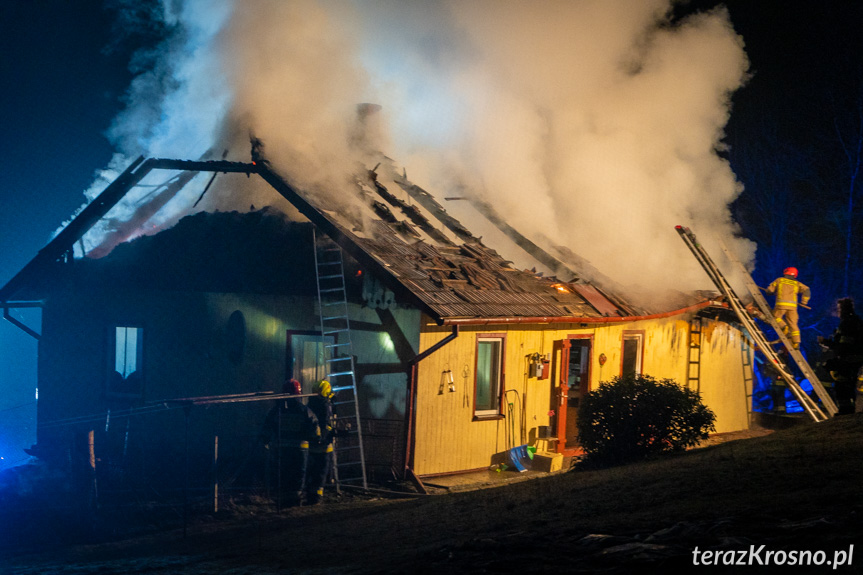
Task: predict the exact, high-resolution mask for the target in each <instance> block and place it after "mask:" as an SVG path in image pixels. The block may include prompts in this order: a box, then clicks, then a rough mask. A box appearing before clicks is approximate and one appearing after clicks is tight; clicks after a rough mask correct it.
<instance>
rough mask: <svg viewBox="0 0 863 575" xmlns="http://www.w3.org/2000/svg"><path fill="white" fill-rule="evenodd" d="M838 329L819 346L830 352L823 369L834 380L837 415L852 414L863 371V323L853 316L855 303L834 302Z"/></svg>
mask: <svg viewBox="0 0 863 575" xmlns="http://www.w3.org/2000/svg"><path fill="white" fill-rule="evenodd" d="M837 308H838V312H839V327H837V328H836V331H834V332H833V335H832V336H831V337H829V338H823V337H819V338H818V343H820V344H821V345H822V346H823V347H825V348H827V349H829V350H831V351H832V352H833V357H832V358H831V359H829V360H828V361H827V362H825V367H826V368H827V370H828V371H829V372H830V377H831V378H832V379H833V392H834V394H835V396H836V407H837V408H838V409H839V412H838V413H839V414H840V415H845V414H851V413H854V411H855V408H856V394H857V377H858V373H859V372H860V368H861V367H863V320H861V319H860V316H858V315H857V314H856V313H855V312H854V301H853V300H852V299H851V298H843V299H840V300H839V301H838V302H837Z"/></svg>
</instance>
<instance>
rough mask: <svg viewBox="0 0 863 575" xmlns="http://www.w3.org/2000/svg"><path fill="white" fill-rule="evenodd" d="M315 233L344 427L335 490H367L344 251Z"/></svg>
mask: <svg viewBox="0 0 863 575" xmlns="http://www.w3.org/2000/svg"><path fill="white" fill-rule="evenodd" d="M312 238H313V241H314V254H315V270H316V279H317V287H318V305H319V307H320V314H321V315H320V320H321V321H320V325H321V340H322V341H321V344H322V346H323V352H324V353H323V361H324V373H325V376H324V377H325V379H326V380H327V381H329V382H330V385H331V386H332V390H333V393H334V394H335V398H334V400H333V412H334V414H335V416H336V418H337V419H336V429H337V430H338V432H339V433H338V434H337V436H336V438H335V440H334V442H333V446H334V461H333V467H334V468H333V474H334V476H335V481H336V489H337V490H338V489H340V487H341V484H343V483H359V484H360V485H362V487H363V489H368V483H367V481H366V460H365V453H364V451H363V433H362V429H361V427H360V406H359V402H358V398H357V378H356V371H355V368H354V356H353V345H352V343H351V324H350V320H349V319H348V300H347V289H346V287H347V286H346V284H345V272H344V263H343V261H342V250H341V248H340V247H339V246H338V245H336V244H335V243H334V242H333V241H332V240H330V239H329V238H327V237H326V236H322V237H319V236H318V235H317V233H315V232H314V231H313V236H312ZM328 337H332V338H333V340H332V343H328V342H327V338H328Z"/></svg>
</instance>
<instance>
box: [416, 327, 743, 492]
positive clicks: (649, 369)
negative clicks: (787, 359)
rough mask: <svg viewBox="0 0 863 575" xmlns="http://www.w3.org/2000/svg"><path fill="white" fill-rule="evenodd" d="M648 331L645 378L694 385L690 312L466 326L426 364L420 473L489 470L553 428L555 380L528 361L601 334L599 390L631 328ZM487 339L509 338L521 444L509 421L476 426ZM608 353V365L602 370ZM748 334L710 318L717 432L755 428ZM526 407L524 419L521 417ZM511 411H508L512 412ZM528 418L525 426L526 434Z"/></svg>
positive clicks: (420, 389)
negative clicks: (747, 376) (481, 346)
mask: <svg viewBox="0 0 863 575" xmlns="http://www.w3.org/2000/svg"><path fill="white" fill-rule="evenodd" d="M631 330H635V331H642V332H643V333H644V348H643V363H642V372H643V373H645V374H648V375H651V376H653V377H656V378H672V379H675V380H676V381H677V382H679V383H681V384H684V385H685V384H686V383H687V373H688V368H689V363H688V361H689V317H685V316H683V315H679V316H675V317H671V318H660V319H653V320H642V321H636V322H628V323H614V324H606V325H591V326H588V327H581V325H579V324H555V325H509V326H465V327H462V328H461V331H460V334H459V336H458V337H457V338H456V339H455V340H453V341H452V342H450V343H449V344H447V345H446V346H444V347H443V348H441V349H440V350H438V351H437V352H435V353H433V354H432V355H430V356H429V357H428V358H426V359H424V360H423V361H422V362H421V363H420V364H419V371H418V384H417V403H416V442H415V451H414V471H415V472H416V473H417V474H419V475H431V474H436V473H447V472H452V471H462V470H468V469H478V468H482V467H486V466H488V465H490V464H491V462H492V459H491V457H492V455H494V454H496V453H500V452H502V451H504V450H506V449H507V448H508V447H510V446H512V445H520V444H521V443H522V437H524V438H525V442H533V440H534V439H535V437H536V428H537V426H540V425H549V424H550V417H549V414H548V413H549V410H550V409H553V408H555V407H556V406H555V405H553V401H552V400H553V397H555V392H554V378H553V375H554V374H552V377H549V379H543V380H539V379H536V378H528V369H529V360H528V356H529V355H531V354H533V353H540V354H551V353H552V348H553V344H554V341H555V340H559V339H564V338H567V337H568V336H572V335H575V336H586V337H592V341H593V344H592V350H591V366H590V388H591V389H595V388H596V387H597V386H598V385H599V382H600V381H610V380H611V379H612V378H613V377H615V376H617V375H619V374H620V369H621V344H622V338H623V335H624V331H631ZM449 333H450V328H448V327H439V326H435V325H431V324H428V323H427V324H426V326H425V327H424V329H423V331H422V333H421V334H420V349H421V350H423V349H428V348H429V347H431V346H432V345H434V344H435V343H436V342H438V341H440V340H441V339H443V338H444V337H446V336H447V335H449ZM480 334H504V335H505V337H506V345H505V352H504V353H505V355H504V362H505V382H504V385H505V389H506V390H515V391H517V392H518V393H517V395H516V393H512V392H511V393H509V394H507V395H506V399H507V403H508V402H509V401H514V402H516V403H517V404H520V405H518V407H516V408H515V410H514V416H515V418H514V419H516V425H515V434H514V438H513V439H512V441H511V442H510V444H508V443H507V433H508V432H509V433H511V429H512V422H511V421H509V420H508V419H497V420H484V421H473V386H474V362H475V355H476V339H477V336H478V335H480ZM600 354H605V356H606V358H607V361H606V363H605V365H602V366H601V365H600V364H599V356H600ZM741 357H742V356H741V345H740V334H739V332H738V331H737V330H735V329H733V328H731V327H730V326H728V325H727V324H723V323H719V322H709V321H706V320H705V335H704V342H703V343H702V351H701V380H700V387H701V392H702V395H703V398H704V400H705V403H706V404H707V405H708V406H709V407H710V408H711V409H713V410H714V412H716V415H717V431H719V432H723V431H733V430H738V429H744V428H746V427H748V409H747V395H748V393H747V390H746V389H745V387H744V369H743V365H742V361H741ZM448 370H449V371H451V372H452V374H453V379H454V381H455V392H450V391H449V390H448V385H447V383H446V381H445V379H444V378H445V373H446V372H447V371H448ZM522 409H523V410H524V416H523V417H522ZM504 411H507V410H506V408H505V409H504ZM522 422H523V424H524V428H522Z"/></svg>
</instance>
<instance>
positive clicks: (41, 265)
mask: <svg viewBox="0 0 863 575" xmlns="http://www.w3.org/2000/svg"><path fill="white" fill-rule="evenodd" d="M253 151H254V150H253ZM253 157H254V156H253ZM256 159H257V161H256V162H253V163H252V164H245V163H237V162H225V161H214V162H206V161H199V162H190V161H181V160H164V159H150V160H146V161H142V160H138V161H137V162H136V163H135V164H133V165H132V166H130V167H129V169H127V171H126V172H124V173H123V174H122V175H121V176H120V178H118V180H117V181H116V182H114V183H113V184H111V185H110V186H108V188H106V190H105V191H104V192H103V193H102V195H100V196H99V197H98V198H96V200H94V201H93V202H92V203H91V204H90V205H88V206H87V208H85V210H83V211H82V212H81V213H80V214H79V215H78V216H77V217H76V218H75V219H74V220H73V221H72V222H71V223H70V224H69V225H68V226H67V228H66V229H64V230H63V231H62V232H61V233H60V234H59V235H58V236H57V237H56V238H55V239H54V240H53V241H52V242H51V243H49V245H48V246H46V248H44V249H43V250H42V251H40V252H39V254H37V256H36V257H35V258H34V260H33V261H31V262H30V264H28V266H27V267H25V269H23V270H22V271H21V272H19V274H18V275H16V276H15V277H14V278H13V279H12V280H10V282H9V283H7V285H6V286H4V287H3V288H0V302H2V303H3V304H4V305H5V304H8V303H9V302H10V301H11V300H12V298H13V297H18V298H20V297H21V296H22V293H27V292H29V291H30V289H32V288H33V287H35V286H34V284H38V283H39V279H40V278H44V277H45V276H46V273H45V269H46V268H47V267H49V266H52V265H54V264H55V263H56V262H57V260H59V259H63V258H64V257H68V256H67V255H66V254H68V251H69V250H70V249H71V246H72V245H73V244H74V243H75V242H76V241H77V240H78V239H79V238H80V237H81V236H82V235H83V234H84V233H86V231H87V230H88V229H89V228H90V227H91V226H92V225H93V224H94V223H95V222H96V221H98V219H99V218H101V217H103V216H104V215H105V213H107V211H108V210H109V209H110V208H111V206H113V205H114V204H116V202H117V201H119V200H120V199H121V198H122V196H123V194H125V192H126V191H128V190H129V189H130V188H131V187H133V186H135V185H136V184H137V183H138V182H140V181H141V179H142V178H143V177H144V176H145V175H146V173H147V172H149V171H150V170H152V169H170V170H184V171H211V172H216V173H222V172H224V173H227V172H241V173H246V174H251V173H257V174H259V175H260V176H261V177H262V178H263V179H264V180H266V181H267V182H268V183H270V184H271V185H272V186H273V188H275V189H276V191H278V192H279V193H280V194H281V195H282V196H284V197H285V198H287V199H288V201H290V202H291V203H292V204H293V205H294V206H295V207H296V208H297V209H298V210H299V211H300V213H302V214H303V215H304V216H306V217H307V218H308V219H309V220H310V221H311V222H312V223H313V224H314V225H315V227H316V228H317V229H318V230H319V231H321V232H323V233H324V234H326V235H328V236H330V238H331V239H332V240H333V241H335V242H336V243H337V244H338V245H339V246H340V247H341V248H342V249H344V250H345V251H346V252H348V253H349V254H350V255H351V256H353V258H354V259H356V260H357V261H358V262H359V264H360V265H361V266H362V267H365V268H367V271H369V272H372V274H373V275H374V277H376V278H378V279H379V280H380V281H381V282H382V284H384V285H385V286H386V287H387V288H389V289H391V290H392V291H393V292H395V293H396V295H398V296H401V298H402V301H405V302H406V303H409V304H413V305H416V306H417V307H419V308H420V309H422V310H423V311H424V312H425V313H427V314H428V315H429V316H430V317H431V318H432V319H433V320H435V321H436V322H438V323H450V322H454V321H458V320H471V319H473V320H488V323H495V322H502V323H506V322H510V321H525V322H532V321H545V320H548V319H552V318H555V319H558V320H560V319H563V318H570V319H572V320H573V321H579V320H589V319H591V318H592V319H594V321H595V320H596V319H599V318H623V317H635V316H643V315H646V314H647V313H651V311H653V312H655V311H657V310H651V311H647V310H643V309H637V308H636V307H634V306H633V305H631V304H629V303H627V302H626V301H625V300H624V299H622V298H621V297H620V296H619V295H618V294H612V293H610V291H609V290H607V289H606V286H605V285H603V286H600V285H597V284H596V282H595V281H588V280H586V279H584V278H583V277H580V276H581V273H582V271H584V269H585V267H586V266H588V265H589V264H587V263H586V262H584V261H583V260H579V258H578V257H577V256H576V255H575V254H574V253H573V252H571V251H569V250H566V249H564V248H558V257H555V256H553V255H551V254H550V253H549V252H547V251H546V250H544V249H542V248H540V247H539V246H538V245H537V244H535V243H534V242H532V241H531V240H529V239H528V238H526V237H524V236H522V235H521V234H519V233H518V232H517V231H516V230H514V229H512V228H511V227H510V226H508V224H506V222H504V221H503V219H502V218H500V217H499V216H498V215H497V214H496V213H495V211H494V208H493V207H492V206H490V205H488V204H482V203H479V202H477V203H476V204H475V205H476V207H477V209H478V211H479V213H480V214H482V215H483V216H484V217H486V219H488V220H489V221H490V222H491V223H492V224H494V225H495V226H496V227H497V228H498V229H500V230H501V231H503V232H504V233H505V234H506V236H507V237H508V238H510V239H511V240H512V242H513V243H514V244H515V245H517V246H518V247H519V248H521V249H523V250H525V252H527V254H528V255H529V257H531V258H533V260H534V261H536V262H537V263H538V264H539V265H541V266H543V267H545V268H546V269H551V270H553V274H554V275H552V276H550V277H543V276H542V274H539V273H536V272H534V271H533V270H522V269H517V268H516V267H514V266H513V265H512V263H511V262H509V261H507V260H506V259H504V258H503V257H502V256H501V255H500V254H499V253H498V252H497V251H495V250H494V249H492V248H491V247H489V246H487V245H485V243H484V242H483V241H482V239H481V238H479V237H476V236H475V235H474V234H473V233H472V232H471V231H470V230H469V229H468V228H467V227H466V226H465V225H463V223H461V222H459V221H458V220H456V219H455V218H454V217H452V216H451V215H450V214H449V213H448V212H447V211H446V210H445V209H444V208H443V206H442V205H441V204H440V203H438V202H437V200H436V199H435V198H434V197H433V196H432V194H430V193H428V192H427V191H425V190H423V189H422V188H420V187H419V186H417V185H415V184H413V183H412V182H410V181H409V180H408V179H407V177H406V175H405V174H404V173H402V174H398V173H397V171H396V170H395V168H394V166H393V164H392V162H391V160H389V159H388V158H382V160H381V163H379V164H378V165H377V166H375V168H373V169H372V170H366V171H364V172H363V173H359V174H358V175H357V177H356V180H355V182H354V184H355V185H354V191H355V194H354V195H353V196H351V195H350V194H348V195H345V194H341V195H338V194H335V195H328V196H327V197H326V199H323V198H322V197H320V196H318V195H316V194H312V193H308V192H307V191H304V190H299V189H297V188H296V187H294V186H293V185H291V184H290V183H288V181H287V180H286V179H285V178H284V177H283V176H282V175H280V174H278V173H277V172H276V171H275V170H274V169H273V168H272V167H271V166H270V164H269V162H267V161H266V160H264V159H262V158H261V156H260V155H258V156H257V158H256ZM382 166H383V167H382ZM306 245H307V246H310V244H306ZM213 248H214V249H221V250H225V249H229V247H228V246H225V245H222V246H221V247H217V246H216V245H213ZM259 249H260V248H259ZM559 258H566V259H567V262H566V263H564V262H563V261H561V259H559ZM286 263H288V262H286ZM589 273H590V277H592V278H596V277H601V276H600V275H599V274H598V272H597V271H596V270H589ZM28 285H29V288H30V289H27V290H25V289H24V288H25V287H27V286H28ZM236 289H237V290H242V289H244V288H243V286H242V285H237V286H236ZM686 303H688V304H691V303H694V302H693V301H692V300H690V301H688V302H686ZM661 311H665V310H661Z"/></svg>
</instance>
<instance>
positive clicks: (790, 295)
mask: <svg viewBox="0 0 863 575" xmlns="http://www.w3.org/2000/svg"><path fill="white" fill-rule="evenodd" d="M767 293H771V294H772V293H775V294H776V303H775V304H774V305H773V317H774V318H776V323H778V324H779V327H780V328H782V332H783V333H784V334H785V335H786V336H788V338H789V339H790V340H791V343H792V344H793V345H794V349H800V326H799V325H798V323H797V321H798V318H799V315H798V313H797V299H798V297H799V298H800V305H806V304H807V303H808V302H809V298H810V297H811V295H810V292H809V288H808V287H807V286H806V285H804V284H803V283H801V282H799V281H798V280H797V268H785V270H784V271H783V272H782V277H781V278H776V279H775V280H773V282H772V283H771V284H770V285H769V286H767Z"/></svg>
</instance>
